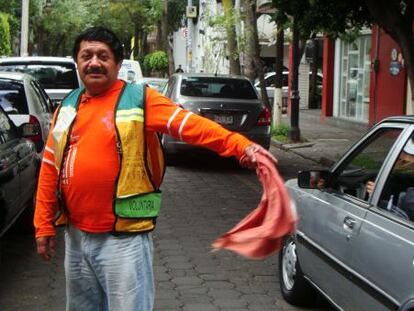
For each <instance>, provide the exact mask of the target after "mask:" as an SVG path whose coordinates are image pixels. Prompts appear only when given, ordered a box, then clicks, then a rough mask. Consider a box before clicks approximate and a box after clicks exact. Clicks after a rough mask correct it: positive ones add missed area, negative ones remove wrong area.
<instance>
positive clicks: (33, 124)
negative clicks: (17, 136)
mask: <svg viewBox="0 0 414 311" xmlns="http://www.w3.org/2000/svg"><path fill="white" fill-rule="evenodd" d="M23 136H24V137H26V138H28V139H30V140H31V141H33V142H38V141H41V140H42V131H41V128H40V122H39V120H38V119H37V118H36V117H35V116H32V115H31V116H30V117H29V124H27V125H26V126H25V127H24V132H23Z"/></svg>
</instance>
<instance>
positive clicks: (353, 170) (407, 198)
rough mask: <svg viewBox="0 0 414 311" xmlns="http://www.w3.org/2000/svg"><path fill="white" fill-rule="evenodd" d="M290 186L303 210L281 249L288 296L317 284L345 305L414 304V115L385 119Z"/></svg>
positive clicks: (310, 291) (309, 294) (301, 299)
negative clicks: (321, 167) (324, 166)
mask: <svg viewBox="0 0 414 311" xmlns="http://www.w3.org/2000/svg"><path fill="white" fill-rule="evenodd" d="M368 182H369V183H368ZM367 184H371V186H373V189H370V188H369V187H367ZM286 186H287V188H288V190H289V192H290V194H291V197H292V199H293V200H294V201H295V204H296V207H297V211H298V216H299V223H298V226H297V232H296V233H295V234H294V235H291V236H287V237H286V238H285V239H284V243H283V248H282V250H281V252H280V253H279V269H280V270H279V280H280V286H281V292H282V295H283V297H284V298H285V299H286V300H287V301H288V302H290V303H292V304H295V305H304V304H310V303H312V302H313V301H314V297H315V295H314V294H315V291H317V292H319V293H322V294H323V295H324V296H325V297H327V298H328V300H329V301H330V302H331V303H332V304H333V305H334V306H335V307H336V308H338V309H339V310H375V311H380V310H401V311H403V310H404V311H406V310H414V287H413V284H414V270H413V254H414V117H413V116H403V117H390V118H387V119H385V120H383V121H382V122H380V123H379V124H378V125H376V126H375V127H373V128H372V129H371V130H370V131H369V132H368V133H367V134H365V135H364V136H363V137H362V138H361V139H360V140H359V141H357V142H356V143H355V144H354V145H353V146H352V147H351V148H350V150H349V151H347V152H346V154H345V155H344V156H343V157H342V158H341V159H340V160H339V161H338V162H337V163H336V164H334V165H333V167H332V168H331V169H329V170H309V171H302V172H300V173H299V174H298V178H297V180H295V179H292V180H289V181H287V182H286Z"/></svg>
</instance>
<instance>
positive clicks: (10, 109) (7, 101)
mask: <svg viewBox="0 0 414 311" xmlns="http://www.w3.org/2000/svg"><path fill="white" fill-rule="evenodd" d="M0 106H1V107H2V108H3V109H4V111H5V112H6V113H8V114H28V113H29V110H28V107H27V98H26V94H25V92H24V86H23V84H22V83H17V82H11V81H9V80H0Z"/></svg>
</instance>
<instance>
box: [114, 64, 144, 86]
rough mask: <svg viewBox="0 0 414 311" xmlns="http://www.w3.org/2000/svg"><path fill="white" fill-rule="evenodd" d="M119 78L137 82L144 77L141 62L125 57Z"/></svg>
mask: <svg viewBox="0 0 414 311" xmlns="http://www.w3.org/2000/svg"><path fill="white" fill-rule="evenodd" d="M118 79H122V80H125V81H127V82H131V83H136V82H138V81H139V80H141V79H142V71H141V66H140V65H139V62H137V61H136V60H130V59H124V60H123V61H122V66H121V69H120V70H119V74H118Z"/></svg>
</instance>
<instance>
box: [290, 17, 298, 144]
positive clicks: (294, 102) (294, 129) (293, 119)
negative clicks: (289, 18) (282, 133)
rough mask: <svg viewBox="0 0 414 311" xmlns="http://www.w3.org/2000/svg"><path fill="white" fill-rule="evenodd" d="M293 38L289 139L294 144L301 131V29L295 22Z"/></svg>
mask: <svg viewBox="0 0 414 311" xmlns="http://www.w3.org/2000/svg"><path fill="white" fill-rule="evenodd" d="M292 28H293V29H292V32H293V38H292V50H293V64H292V66H293V68H289V71H291V73H292V74H291V75H290V77H291V79H292V84H291V85H292V87H291V94H290V105H291V107H290V131H289V138H290V139H291V140H292V141H293V142H298V141H300V129H299V101H300V96H299V90H298V78H299V60H300V54H301V53H300V48H299V29H298V26H297V23H296V22H295V21H293V27H292Z"/></svg>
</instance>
